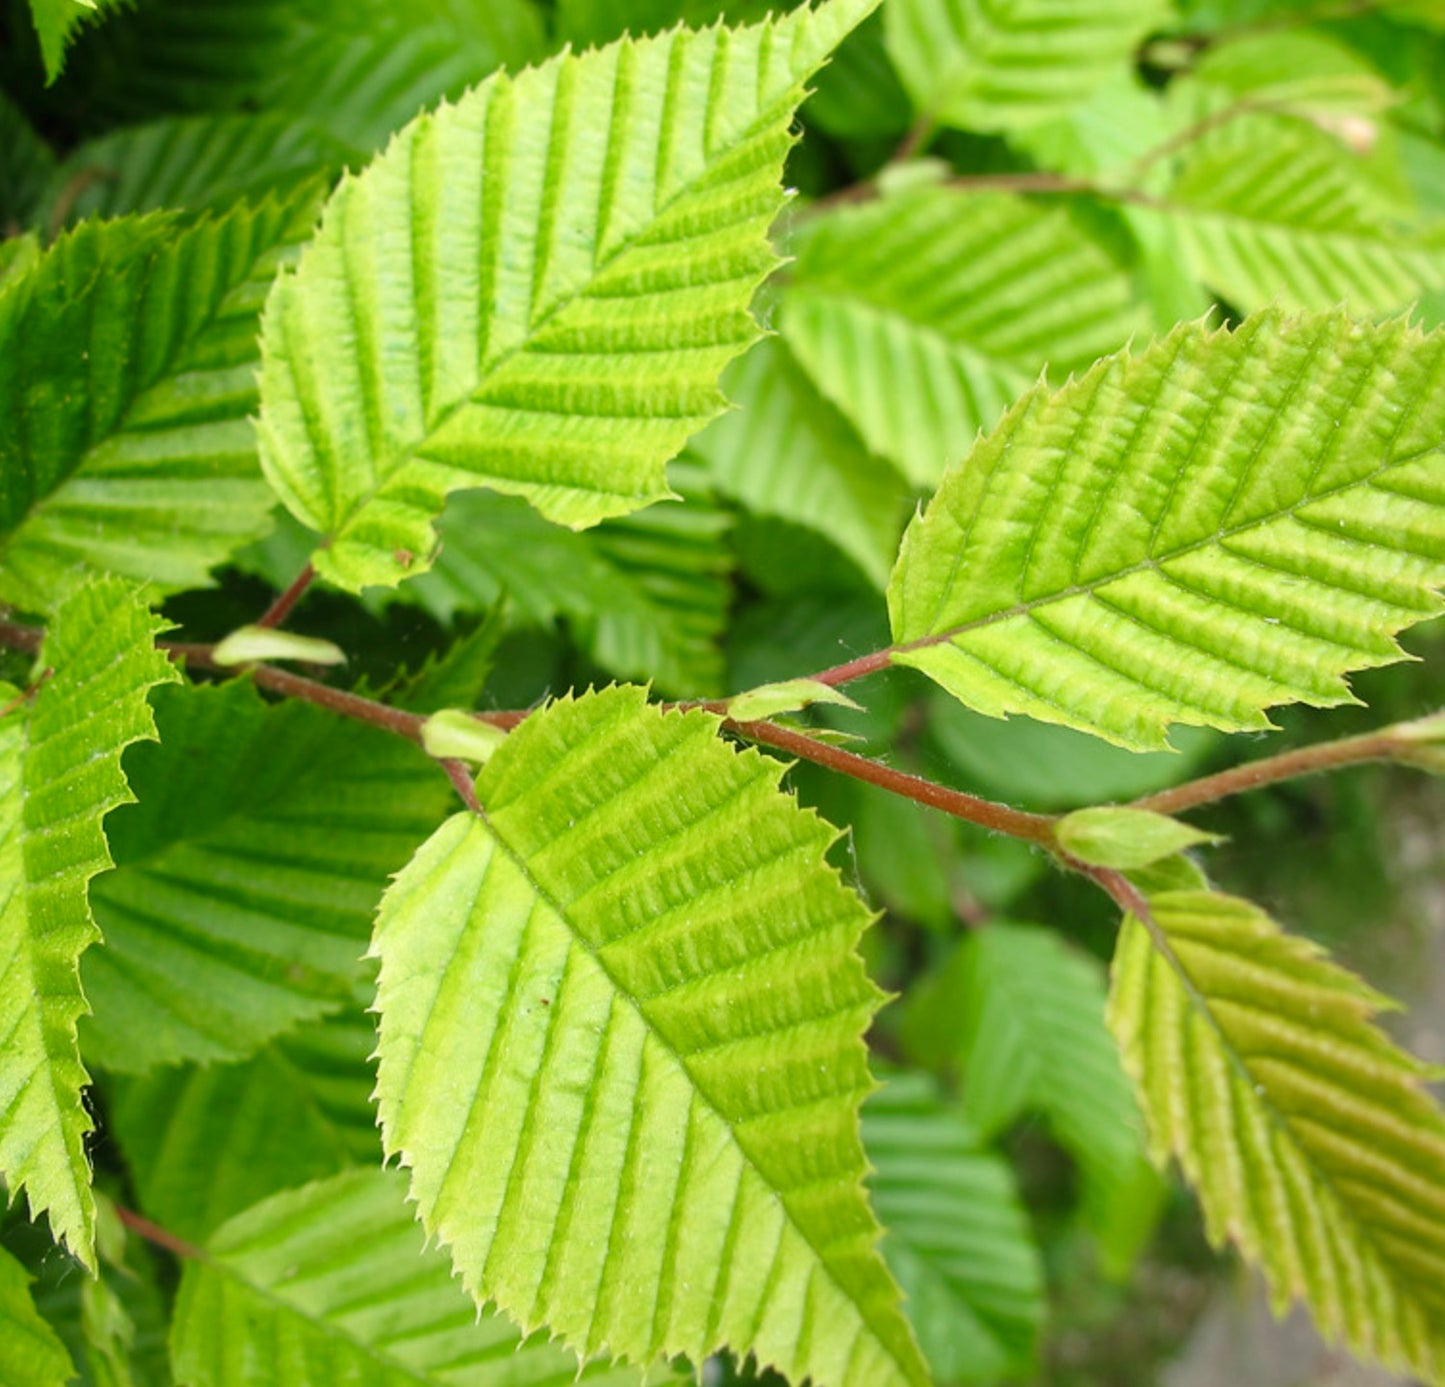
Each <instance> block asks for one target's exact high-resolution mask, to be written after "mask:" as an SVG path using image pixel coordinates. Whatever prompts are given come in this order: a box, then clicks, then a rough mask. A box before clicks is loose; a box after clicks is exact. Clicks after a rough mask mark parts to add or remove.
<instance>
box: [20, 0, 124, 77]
mask: <svg viewBox="0 0 1445 1387" xmlns="http://www.w3.org/2000/svg"><path fill="white" fill-rule="evenodd" d="M120 3H121V0H30V14H31V17H32V18H33V19H34V20H35V32H36V33H37V34H39V35H40V51H41V54H42V55H43V56H44V58H45V80H46V81H47V82H53V81H55V79H56V78H57V77H59V76H60V70H61V68H63V67H64V66H65V50H66V49H67V48H68V47H70V45H71V43H72V42H73V41H74V38H75V30H76V28H77V26H79V25H80V24H81V23H82V22H83V21H87V20H93V19H97V18H99V17H100V16H101V15H102V14H103V13H104V11H106V10H109V9H114V8H116V7H117V6H118V5H119V4H120Z"/></svg>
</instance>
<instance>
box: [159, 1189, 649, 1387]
mask: <svg viewBox="0 0 1445 1387" xmlns="http://www.w3.org/2000/svg"><path fill="white" fill-rule="evenodd" d="M172 1359H173V1362H174V1365H175V1370H176V1381H177V1382H178V1383H179V1384H181V1387H276V1384H279V1383H285V1384H286V1387H333V1384H336V1383H342V1382H346V1383H361V1384H365V1385H366V1387H443V1385H444V1387H570V1384H572V1383H574V1382H576V1381H578V1380H579V1379H580V1380H581V1381H583V1382H586V1383H589V1384H598V1387H602V1385H603V1384H605V1387H644V1379H643V1378H642V1377H641V1375H640V1374H639V1373H638V1372H637V1371H636V1370H635V1369H632V1370H625V1369H622V1370H620V1369H616V1368H609V1367H605V1366H601V1365H596V1366H591V1367H588V1368H585V1369H579V1366H578V1363H577V1360H576V1358H574V1357H573V1356H572V1354H570V1353H568V1352H567V1351H566V1350H565V1349H561V1348H558V1347H556V1346H555V1345H553V1344H550V1343H547V1342H546V1341H545V1340H541V1339H533V1340H531V1341H528V1342H526V1343H524V1342H523V1341H522V1336H521V1335H520V1334H519V1333H518V1332H517V1330H516V1328H515V1327H514V1326H513V1325H512V1324H511V1323H510V1322H509V1321H507V1320H506V1319H504V1318H503V1317H502V1316H501V1315H499V1314H495V1313H493V1314H483V1315H481V1316H480V1317H479V1316H478V1313H477V1308H476V1306H474V1305H473V1304H472V1303H471V1301H470V1300H468V1299H467V1297H466V1295H465V1294H464V1293H463V1292H462V1290H461V1288H460V1287H459V1286H458V1285H457V1284H456V1282H455V1281H454V1280H453V1279H452V1274H451V1267H450V1266H449V1264H448V1263H447V1259H446V1257H445V1256H444V1255H443V1254H442V1253H441V1252H439V1251H437V1250H436V1249H434V1248H428V1247H427V1246H426V1245H425V1240H424V1238H423V1236H422V1231H421V1229H420V1228H418V1227H417V1225H416V1220H415V1219H414V1218H413V1217H412V1212H411V1210H410V1209H409V1208H408V1207H407V1204H406V1181H405V1179H404V1178H403V1177H402V1176H401V1175H399V1174H397V1173H395V1172H386V1171H381V1170H366V1171H353V1172H351V1173H349V1174H345V1175H339V1176H336V1177H335V1178H333V1179H330V1180H325V1181H322V1182H320V1183H318V1184H314V1185H307V1186H305V1187H304V1188H301V1189H297V1190H290V1191H287V1192H286V1193H284V1194H278V1195H276V1196H275V1197H273V1198H271V1199H268V1200H266V1201H265V1202H264V1203H262V1204H258V1205H256V1206H255V1207H254V1208H252V1209H250V1210H249V1211H248V1212H246V1213H244V1214H241V1215H240V1216H239V1217H237V1218H234V1219H232V1220H231V1221H230V1222H229V1223H227V1224H225V1225H224V1226H223V1227H222V1228H220V1229H219V1230H218V1231H217V1232H216V1233H215V1234H214V1235H213V1236H212V1237H211V1238H210V1240H209V1242H208V1243H207V1246H206V1257H205V1260H204V1261H200V1262H193V1263H191V1264H189V1265H188V1266H187V1267H186V1271H185V1275H184V1277H183V1278H182V1280H181V1289H180V1295H179V1298H178V1300H177V1303H176V1317H175V1328H174V1330H173V1337H172Z"/></svg>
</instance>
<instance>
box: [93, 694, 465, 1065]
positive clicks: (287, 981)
mask: <svg viewBox="0 0 1445 1387" xmlns="http://www.w3.org/2000/svg"><path fill="white" fill-rule="evenodd" d="M156 718H157V721H158V723H159V724H160V729H161V745H160V746H159V747H147V748H145V749H143V750H141V751H138V752H135V753H133V754H132V755H131V756H130V757H129V758H127V762H126V768H127V770H128V771H129V773H130V775H131V779H132V783H133V784H134V786H135V790H136V795H137V797H138V799H139V801H140V802H139V804H137V805H136V806H135V807H134V808H132V809H128V810H126V811H125V812H124V813H123V814H119V815H117V816H116V818H115V820H114V824H113V827H112V830H111V843H112V847H113V850H114V853H115V860H116V862H117V863H118V864H119V868H118V870H117V871H115V872H112V873H110V875H109V876H107V877H106V878H105V880H104V881H102V882H100V883H97V886H96V889H95V891H94V901H95V910H96V917H97V919H98V920H99V921H100V925H101V928H102V929H103V930H104V931H105V937H106V944H107V947H106V948H105V949H103V950H99V951H97V952H95V953H93V954H92V955H90V957H89V958H87V960H86V964H85V986H86V992H87V994H88V995H89V997H90V999H91V1005H92V1007H93V1010H94V1015H93V1016H92V1017H90V1018H89V1020H88V1022H87V1023H86V1025H85V1047H86V1053H87V1055H89V1056H91V1057H93V1058H94V1059H95V1061H96V1062H97V1063H98V1064H101V1065H103V1066H104V1067H106V1068H107V1069H112V1070H120V1071H129V1072H134V1071H138V1070H143V1069H146V1068H149V1067H150V1066H152V1065H155V1064H165V1063H174V1062H175V1061H178V1060H186V1059H198V1060H225V1059H240V1058H243V1057H245V1056H246V1055H249V1054H251V1053H253V1052H254V1051H255V1050H257V1049H258V1048H259V1047H260V1046H261V1045H262V1044H263V1043H265V1042H266V1041H267V1040H269V1039H270V1038H272V1037H273V1036H276V1035H278V1034H280V1033H282V1032H284V1031H286V1030H287V1029H289V1028H291V1027H294V1026H296V1025H299V1024H300V1023H301V1022H303V1021H306V1020H310V1019H313V1018H315V1017H318V1016H321V1015H324V1014H325V1013H327V1012H330V1011H335V1010H336V1009H337V1008H338V1007H341V1006H343V1005H345V1004H347V1003H348V1002H349V1001H350V999H351V997H352V995H353V989H354V987H355V985H356V982H357V980H358V978H359V977H360V976H361V963H360V955H361V953H362V950H363V948H364V947H365V940H366V938H367V936H368V933H369V930H370V921H371V916H372V914H373V912H374V911H375V909H376V903H377V900H378V899H379V898H380V895H381V891H382V888H383V886H384V885H385V883H386V879H387V876H388V874H389V873H391V872H394V871H395V870H397V868H399V867H400V866H401V865H402V863H404V862H405V861H406V859H407V857H408V855H409V854H410V853H411V852H412V850H413V849H414V848H415V846H416V845H417V843H419V842H421V840H422V839H423V838H424V837H425V836H426V835H427V834H428V833H429V832H431V830H432V829H433V828H434V827H435V826H436V824H437V822H438V820H439V819H440V818H441V816H442V815H443V813H444V812H445V809H446V805H447V803H448V801H449V800H450V799H451V792H450V790H449V789H448V787H447V783H446V780H445V778H444V777H443V776H441V775H440V774H439V773H438V772H437V770H436V768H435V767H434V766H433V765H432V764H431V763H430V762H429V761H428V760H427V759H426V758H425V757H424V756H422V755H421V754H420V752H418V751H417V749H416V748H414V747H412V746H409V745H408V744H407V743H405V742H403V741H401V740H400V739H398V738H395V737H391V736H388V735H387V734H385V733H382V732H379V731H377V730H376V729H375V728H370V727H366V726H363V725H362V724H359V723H355V722H347V721H344V720H342V719H340V718H337V717H336V716H334V715H333V714H330V713H326V712H323V711H322V710H321V709H319V708H314V707H311V706H309V705H305V704H300V703H290V704H286V705H283V706H278V707H269V708H268V707H267V706H266V705H265V704H263V703H262V702H261V700H260V698H259V697H258V696H257V694H256V692H255V690H254V689H253V688H252V687H251V685H250V684H249V683H248V682H246V681H244V680H239V681H236V682H234V683H230V684H226V685H222V686H219V687H217V686H208V687H202V688H185V689H178V690H173V691H171V690H168V691H167V692H166V694H165V695H164V696H162V697H158V698H157V700H156Z"/></svg>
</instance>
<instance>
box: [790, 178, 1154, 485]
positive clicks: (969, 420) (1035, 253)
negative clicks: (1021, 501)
mask: <svg viewBox="0 0 1445 1387" xmlns="http://www.w3.org/2000/svg"><path fill="white" fill-rule="evenodd" d="M1138 323H1139V317H1138V314H1137V312H1136V310H1135V309H1134V308H1133V307H1132V305H1131V300H1130V287H1129V280H1128V277H1127V276H1126V275H1125V273H1124V272H1123V270H1122V269H1121V268H1120V267H1119V266H1118V265H1117V264H1115V263H1114V262H1113V261H1112V260H1111V259H1110V257H1109V256H1108V255H1107V254H1106V253H1105V252H1104V250H1103V249H1102V248H1100V247H1099V246H1097V245H1096V244H1094V243H1093V242H1092V241H1091V240H1090V239H1089V238H1088V236H1087V235H1085V234H1084V233H1083V231H1082V229H1081V227H1080V225H1079V223H1077V222H1076V221H1075V220H1073V218H1071V217H1070V216H1069V214H1068V213H1066V212H1063V211H1059V210H1056V209H1052V208H1045V207H1041V206H1039V205H1038V204H1035V203H1031V202H1026V201H1024V200H1023V199H1022V198H1016V197H1012V196H1009V195H1007V194H1002V193H979V192H976V191H968V192H965V191H963V190H961V189H958V188H947V187H938V186H924V187H910V188H905V189H903V190H902V191H900V192H898V193H896V194H894V195H892V196H888V197H884V198H883V199H881V200H880V201H878V202H875V203H871V204H869V205H868V206H866V207H862V208H854V209H847V210H844V211H840V212H834V213H831V214H829V215H828V217H827V218H826V220H822V221H820V223H819V224H818V226H817V227H816V229H815V230H813V231H812V232H811V233H810V235H809V237H808V239H807V240H806V242H805V243H804V245H803V247H802V249H801V250H800V252H799V255H798V260H797V263H796V264H795V265H794V267H793V272H792V280H791V283H790V285H789V287H788V289H787V291H786V293H785V294H784V296H783V301H782V315H781V326H782V331H783V335H784V337H785V338H786V339H787V342H788V345H789V346H790V347H791V348H792V350H793V352H794V353H795V354H796V355H797V358H798V360H799V361H800V362H801V363H802V365H803V367H804V368H805V369H806V370H807V372H808V374H809V375H810V376H811V377H812V378H813V381H814V382H815V383H816V384H817V386H818V388H819V389H820V390H821V391H822V392H823V394H824V395H826V396H827V397H828V399H829V400H831V401H832V402H833V404H834V405H836V406H837V407H838V409H839V410H840V411H842V413H843V414H844V416H845V417H846V418H848V419H849V420H850V421H851V422H852V423H853V425H854V426H855V427H856V428H857V430H858V432H859V433H860V434H861V435H862V436H863V439H864V441H865V442H866V443H867V445H868V446H869V447H870V448H871V449H873V451H874V452H876V453H878V454H879V455H880V456H882V457H886V458H889V459H891V460H892V461H893V462H895V463H897V465H898V466H899V467H900V468H901V469H902V470H903V473H904V475H905V476H907V477H908V478H909V479H910V480H911V481H912V482H914V483H915V484H917V485H920V486H933V485H934V484H935V483H936V482H937V481H938V479H939V477H940V476H941V475H942V474H943V470H944V467H945V465H946V464H948V463H951V462H954V461H956V460H957V459H958V458H959V457H960V456H961V455H962V454H963V453H964V451H965V450H966V449H967V448H968V445H969V444H970V443H971V442H972V440H973V437H974V435H975V434H976V433H977V432H978V430H979V429H980V428H987V427H989V426H990V425H992V424H993V423H994V422H995V420H997V418H998V417H999V415H1000V414H1002V413H1003V411H1004V409H1005V407H1006V406H1007V405H1009V404H1010V403H1011V402H1012V401H1013V400H1014V399H1015V398H1017V396H1018V395H1020V394H1021V393H1022V392H1023V391H1024V390H1026V389H1027V388H1028V387H1029V386H1030V385H1031V384H1032V383H1033V382H1034V381H1035V380H1037V379H1038V377H1039V373H1040V372H1041V371H1042V370H1043V369H1044V367H1045V366H1049V367H1052V368H1055V369H1057V370H1059V371H1063V372H1067V371H1069V370H1071V369H1073V368H1074V367H1076V366H1082V365H1085V364H1087V363H1089V362H1092V361H1093V360H1094V359H1095V358H1096V357H1097V356H1099V355H1100V354H1101V353H1102V352H1109V351H1114V350H1115V349H1116V348H1118V347H1120V346H1122V345H1123V343H1124V342H1126V341H1127V340H1128V338H1129V336H1130V333H1131V332H1132V331H1133V330H1134V328H1135V327H1136V326H1138Z"/></svg>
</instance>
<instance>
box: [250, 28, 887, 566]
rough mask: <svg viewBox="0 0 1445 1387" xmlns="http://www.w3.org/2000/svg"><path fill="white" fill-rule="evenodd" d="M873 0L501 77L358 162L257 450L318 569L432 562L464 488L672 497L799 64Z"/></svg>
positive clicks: (602, 502)
mask: <svg viewBox="0 0 1445 1387" xmlns="http://www.w3.org/2000/svg"><path fill="white" fill-rule="evenodd" d="M872 4H873V0H829V3H827V4H824V5H823V6H821V7H820V8H819V9H817V10H816V11H798V12H796V13H794V14H793V15H791V16H788V17H786V18H784V19H781V20H778V21H775V22H771V23H767V24H763V25H759V26H756V27H753V28H748V29H739V30H727V29H722V28H717V29H711V30H707V31H704V32H701V33H693V32H689V31H686V30H678V31H675V32H673V33H670V34H667V35H665V36H663V37H660V38H655V39H646V40H642V41H640V42H632V41H623V42H621V43H618V44H614V45H611V46H609V47H608V48H605V49H601V50H594V51H591V52H588V53H585V54H582V55H580V56H572V55H563V56H561V57H559V58H555V59H552V60H549V61H548V62H547V63H544V64H542V65H541V66H539V67H536V68H531V69H528V70H527V71H525V72H523V73H521V74H519V75H518V76H517V77H516V78H510V77H508V76H506V75H505V74H498V75H496V76H494V77H492V78H490V79H488V81H487V82H485V83H483V84H482V86H480V87H478V88H477V89H476V90H475V91H474V92H472V93H471V94H470V95H469V96H467V97H464V98H463V99H462V100H461V101H459V102H458V103H457V104H456V105H455V106H448V107H444V108H443V109H442V110H440V111H439V112H437V114H436V115H434V116H423V117H421V118H420V119H419V120H418V121H415V122H413V123H412V124H411V125H409V126H408V127H407V128H406V129H405V130H404V131H403V132H402V133H401V134H400V135H399V136H398V137H397V139H396V141H395V142H394V143H393V145H392V146H391V148H390V149H389V150H388V152H387V153H386V154H385V155H383V156H382V157H381V158H380V159H378V160H377V161H376V162H375V163H373V164H372V165H371V167H370V168H369V169H368V170H367V171H366V172H365V173H363V174H362V175H361V176H360V177H358V178H353V179H347V180H345V181H344V182H343V183H342V185H341V187H340V188H339V189H338V190H337V192H336V194H334V195H333V197H332V199H331V202H330V203H329V205H328V208H327V212H326V216H325V220H324V221H323V224H322V229H321V232H320V234H319V236H318V237H317V239H316V240H315V241H313V242H312V244H311V246H310V247H309V248H308V250H307V252H306V254H305V255H304V256H303V258H302V261H301V264H300V266H299V267H298V269H297V272H296V273H295V274H294V275H288V276H285V277H283V278H282V279H281V280H280V281H278V283H277V285H276V287H275V288H274V289H273V291H272V295H271V298H270V300H269V301H268V304H267V308H266V312H265V315H264V320H263V326H262V360H263V365H262V382H261V395H262V413H261V421H260V425H259V431H260V439H261V454H262V465H263V467H264V468H265V470H266V475H267V476H268V478H269V479H270V480H271V482H272V485H273V486H274V487H275V488H276V490H277V491H278V493H279V494H280V495H281V497H282V499H283V500H284V501H285V503H286V505H287V507H288V508H289V509H290V510H291V511H292V513H293V514H294V515H296V517H297V518H298V519H300V520H301V521H302V522H303V523H305V524H307V525H309V526H310V527H311V528H312V529H315V530H318V531H320V532H322V533H323V534H325V535H327V536H329V538H330V540H331V543H330V544H329V546H328V547H327V548H325V549H323V550H320V551H319V552H318V553H317V555H316V559H315V562H316V565H317V568H318V570H319V571H320V572H322V573H323V574H324V575H325V576H326V577H328V578H329V579H331V580H332V581H334V582H337V583H340V584H341V585H343V586H347V587H351V588H353V589H355V588H358V587H360V586H361V585H362V584H363V583H370V584H379V585H387V586H394V585H395V584H396V583H397V582H398V581H399V580H400V579H401V578H402V577H404V576H406V574H407V573H408V572H421V571H423V570H424V569H425V568H426V567H427V566H428V565H429V564H430V562H431V557H432V552H433V549H434V547H435V541H434V535H433V531H432V521H433V520H434V518H435V517H436V515H437V514H438V513H439V512H440V510H441V508H442V502H443V499H444V497H445V495H446V493H447V492H449V491H453V490H458V489H462V488H465V487H476V486H488V487H491V488H493V489H495V490H499V491H503V492H506V493H509V494H516V495H521V496H524V497H526V498H527V499H528V500H529V501H530V502H531V503H532V504H533V505H535V506H536V507H537V508H538V509H539V510H540V511H541V512H542V513H543V514H544V515H545V516H546V517H547V518H548V519H551V520H555V521H558V522H560V523H563V524H568V525H571V526H573V527H574V528H581V527H584V526H586V525H591V524H595V523H596V522H597V521H599V520H602V519H604V518H606V517H608V516H615V515H621V514H625V513H626V512H628V511H632V510H637V509H639V508H641V507H643V506H646V505H648V504H649V503H650V502H652V501H656V500H659V499H661V498H662V497H664V496H666V495H668V490H667V483H666V477H665V474H664V464H665V463H666V462H667V460H668V459H669V458H670V457H672V456H674V455H675V454H676V453H677V452H678V451H679V450H680V449H681V447H682V445H683V443H684V442H685V441H686V439H687V438H688V436H689V435H690V434H692V433H693V432H695V431H696V430H697V429H699V428H701V427H702V425H703V424H704V423H706V422H707V421H708V419H710V418H712V417H713V416H714V415H715V414H717V413H718V412H719V411H720V409H721V407H722V398H721V395H720V394H719V392H718V390H717V385H716V380H717V376H718V375H719V373H720V372H721V370H722V368H723V367H724V366H725V365H726V364H727V362H728V361H730V360H731V359H732V358H733V357H734V356H736V355H737V354H738V353H739V352H740V351H742V350H743V348H744V347H746V346H747V345H749V344H750V343H751V342H752V341H753V340H754V338H755V337H756V336H757V328H756V326H755V324H754V323H753V321H752V319H751V317H750V316H749V315H748V313H747V305H748V301H749V300H750V298H751V296H752V293H753V290H754V289H755V288H756V287H757V285H758V284H759V283H761V281H762V279H763V278H764V277H765V276H766V275H767V274H768V273H769V271H770V270H771V269H772V268H773V266H774V265H775V264H776V258H775V256H774V254H773V252H772V250H771V248H770V247H769V245H768V243H767V239H766V233H767V228H768V225H769V223H770V222H771V220H772V218H773V216H774V215H775V214H776V212H777V211H778V210H779V209H780V208H781V206H782V202H783V197H782V190H781V187H780V186H779V176H780V174H781V167H782V158H783V155H784V154H785V152H786V148H787V145H788V143H789V139H790V136H789V122H790V121H791V118H792V112H793V110H794V108H795V107H796V105H797V103H798V101H799V100H800V99H801V96H802V85H801V84H802V82H803V81H804V80H805V79H806V78H807V76H808V75H809V74H810V73H811V72H812V71H813V70H814V69H815V68H816V67H817V66H818V64H819V63H820V62H821V61H822V60H823V59H824V57H825V56H826V54H827V52H828V50H829V49H830V48H831V47H832V45H833V44H834V43H835V42H836V41H837V40H838V39H840V38H841V37H842V36H843V34H844V33H846V32H847V30H848V29H850V28H851V27H852V26H853V25H854V24H855V23H856V22H857V21H858V20H859V19H861V18H862V17H863V16H864V14H866V13H867V12H868V11H869V10H870V9H871V8H872ZM568 132H572V134H573V135H575V136H576V138H575V140H573V143H572V144H571V145H570V146H569V149H570V153H569V155H568V157H567V158H566V159H563V158H562V157H561V154H560V150H561V148H562V143H563V142H564V141H565V140H566V139H568V138H569V135H568ZM583 132H594V133H592V134H584V133H583ZM595 132H606V135H605V137H603V138H602V139H601V140H600V141H599V139H598V138H596V135H595ZM554 142H555V143H554ZM348 227H355V228H356V231H355V233H354V234H351V235H348ZM343 459H345V461H343Z"/></svg>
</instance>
